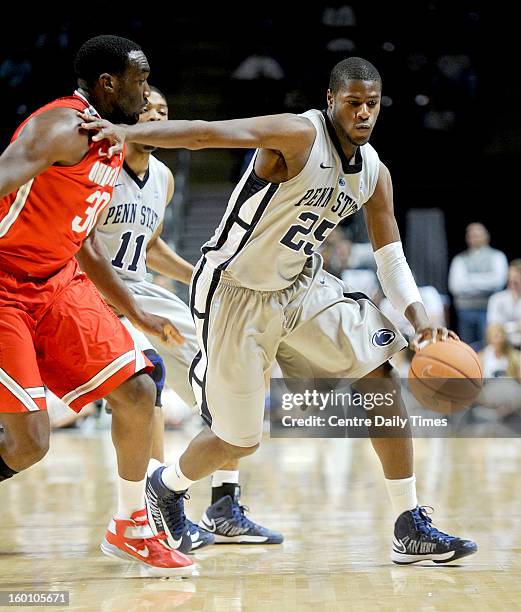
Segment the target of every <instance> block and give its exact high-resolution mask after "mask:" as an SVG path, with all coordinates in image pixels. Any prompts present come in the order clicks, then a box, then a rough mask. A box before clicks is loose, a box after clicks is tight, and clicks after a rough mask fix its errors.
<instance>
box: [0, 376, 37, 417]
mask: <svg viewBox="0 0 521 612" xmlns="http://www.w3.org/2000/svg"><path fill="white" fill-rule="evenodd" d="M0 383H1V384H2V385H4V387H5V388H6V389H7V390H8V391H10V392H11V393H12V394H13V395H14V396H15V397H16V399H17V400H19V401H20V402H21V403H22V404H23V405H24V406H25V407H26V408H27V410H29V411H30V412H35V411H36V410H40V408H39V407H38V404H37V403H36V402H35V401H34V400H33V397H45V393H44V394H43V395H40V394H39V392H40V390H41V391H42V392H43V387H28V388H27V389H24V388H23V387H22V386H20V385H19V384H18V383H17V382H16V380H14V378H11V377H10V376H9V374H8V373H7V372H6V371H5V370H3V369H2V368H0ZM37 392H38V394H37Z"/></svg>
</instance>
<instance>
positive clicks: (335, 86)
mask: <svg viewBox="0 0 521 612" xmlns="http://www.w3.org/2000/svg"><path fill="white" fill-rule="evenodd" d="M381 93H382V82H381V77H380V74H379V73H378V71H377V70H376V68H375V67H374V66H373V65H372V64H371V63H369V62H368V61H366V60H364V59H361V58H349V59H346V60H343V61H342V62H339V63H338V64H337V65H336V66H335V67H334V68H333V70H332V72H331V75H330V83H329V89H328V92H327V110H325V111H323V112H321V111H318V110H310V111H308V112H306V113H304V114H303V115H299V116H297V115H290V114H285V115H272V116H266V117H254V118H249V119H239V120H230V121H213V122H205V121H168V122H162V123H156V124H151V123H148V124H146V125H145V124H139V125H136V126H129V127H127V126H114V125H112V124H110V123H109V122H107V121H105V120H92V119H91V118H89V117H87V116H85V115H81V116H82V118H83V119H84V123H83V124H82V127H84V128H86V129H88V128H90V129H93V130H99V133H98V134H96V135H95V136H94V137H93V138H94V139H103V138H108V139H109V140H110V142H111V144H112V147H111V149H110V150H109V155H110V154H113V153H117V152H118V151H120V150H121V148H122V146H123V143H124V142H125V141H127V142H139V143H146V144H150V145H154V146H159V147H185V148H189V149H201V148H217V147H237V148H241V147H244V148H256V149H257V151H256V153H255V155H254V156H253V159H252V161H251V163H250V165H249V167H248V169H247V170H246V172H245V174H244V176H243V177H242V179H241V180H240V182H239V183H238V185H237V187H236V188H235V190H234V192H233V194H232V196H231V198H230V202H229V205H228V208H227V210H226V213H225V215H224V218H223V220H222V222H221V224H220V225H219V227H218V228H217V231H216V233H215V235H214V237H213V238H212V239H211V240H210V241H209V242H208V243H206V245H204V247H203V249H202V252H203V257H202V259H201V260H200V261H199V264H198V265H197V266H196V270H195V273H194V276H193V280H192V287H191V298H190V305H191V309H192V314H193V315H194V318H195V322H196V327H197V334H198V340H199V345H200V348H201V351H200V353H199V354H198V356H197V357H196V359H195V360H194V362H193V364H192V366H191V380H192V383H193V387H194V390H195V392H196V396H197V397H198V401H199V404H200V407H201V411H202V414H203V416H204V418H205V420H206V421H207V423H208V424H209V425H210V427H211V433H208V432H205V433H202V434H200V435H199V436H197V437H196V438H194V440H192V442H191V443H190V445H189V447H188V449H187V450H186V451H185V453H184V454H183V455H182V456H181V457H180V459H179V461H178V462H177V463H176V464H175V465H173V466H169V467H167V468H159V469H158V470H157V471H156V472H154V474H153V475H152V477H151V479H150V482H151V485H152V487H153V488H154V490H155V491H156V495H157V506H158V508H159V509H160V508H161V507H162V501H161V499H162V496H163V495H165V496H166V497H167V498H168V496H169V495H170V494H171V492H172V491H175V492H176V495H178V496H179V497H182V496H183V495H184V493H185V491H186V489H187V488H188V487H189V486H190V485H191V484H192V482H193V481H195V480H198V479H200V478H202V477H204V476H205V475H207V474H209V473H211V472H212V470H214V469H218V468H219V467H220V466H221V465H222V463H223V462H224V461H226V460H229V459H230V458H231V457H242V456H245V455H248V454H251V453H253V452H254V451H255V449H256V448H257V446H258V444H259V442H260V440H261V434H262V420H263V372H265V371H267V370H268V369H269V368H270V366H271V364H272V363H273V361H274V360H275V359H276V360H277V362H278V363H279V365H280V367H281V369H282V371H283V373H284V375H285V377H286V378H293V379H295V378H296V379H298V378H340V377H343V378H350V379H360V380H359V382H358V383H357V385H358V388H360V389H361V390H362V392H364V390H365V389H367V387H368V382H367V381H368V380H370V381H372V384H373V387H372V390H373V391H374V388H375V387H374V385H375V384H378V388H379V389H384V390H385V389H387V390H394V391H396V388H395V382H394V379H393V376H392V373H391V367H390V366H389V364H388V360H389V358H390V357H391V356H392V355H393V354H395V353H396V352H397V351H400V350H401V349H402V348H404V347H405V346H406V341H405V339H404V338H403V337H402V335H401V334H400V332H399V331H398V330H397V329H396V328H395V327H394V326H393V324H392V323H391V322H390V321H389V320H388V319H386V318H385V317H384V316H383V315H382V313H381V312H380V311H379V310H378V309H377V308H376V306H375V305H374V304H373V303H372V302H371V301H370V300H369V299H367V298H366V296H364V295H362V294H359V293H350V292H348V291H347V290H346V288H345V287H344V285H343V284H342V283H341V282H340V281H339V280H338V279H336V278H335V277H333V276H332V275H330V274H328V273H327V272H325V271H324V270H323V269H322V259H321V257H320V255H319V254H317V252H316V249H317V247H318V246H319V245H320V244H321V243H322V242H323V241H324V239H325V238H326V236H327V235H328V234H329V233H330V232H331V230H332V229H333V228H334V227H335V226H336V225H337V223H338V222H339V221H340V220H341V219H343V218H345V217H346V216H348V215H350V214H353V213H355V212H356V211H357V210H360V209H362V208H363V211H364V215H365V219H366V223H367V227H368V232H369V237H370V239H371V243H372V246H373V250H374V254H375V259H376V263H377V266H378V276H379V279H380V282H381V284H382V288H383V290H384V293H385V295H386V296H387V297H388V298H389V300H390V301H391V303H392V304H393V306H394V307H395V308H396V309H397V310H398V311H399V312H401V313H405V315H406V317H407V319H408V320H409V321H410V322H411V324H412V325H413V327H414V329H415V332H416V335H415V337H414V340H413V342H412V347H413V348H416V349H417V348H418V344H419V343H420V342H429V341H432V342H434V341H443V340H446V339H447V338H448V337H449V336H452V337H456V336H455V335H454V334H453V332H449V331H448V330H447V329H446V328H444V327H438V328H436V327H433V326H432V325H431V322H430V321H429V318H428V316H427V314H426V312H425V308H424V306H423V303H422V301H421V297H420V295H419V292H418V289H417V287H416V284H415V282H414V279H413V276H412V273H411V271H410V268H409V266H408V264H407V261H406V259H405V256H404V253H403V248H402V244H401V241H400V234H399V231H398V226H397V224H396V220H395V217H394V209H393V194H392V182H391V177H390V174H389V171H388V169H387V168H386V167H385V165H384V164H383V163H381V162H380V160H379V158H378V154H377V153H376V151H375V150H374V149H373V147H372V146H371V145H370V144H368V141H369V138H370V135H371V132H372V130H373V127H374V125H375V122H376V119H377V117H378V113H379V110H380V100H381ZM397 398H399V394H398V393H397ZM393 410H394V412H395V414H396V415H402V416H404V415H406V413H405V409H404V407H403V404H402V403H401V401H396V402H395V405H394V407H393ZM367 415H368V416H370V415H369V413H367ZM387 416H390V414H389V412H388V413H387ZM372 443H373V446H374V448H375V450H376V452H377V454H378V456H379V459H380V461H381V463H382V467H383V471H384V475H385V479H386V484H387V488H388V491H389V494H390V498H391V501H392V505H393V510H394V513H395V517H396V521H395V528H394V540H393V547H392V551H391V558H392V560H393V561H394V562H396V563H415V562H417V561H422V560H432V561H434V562H436V563H447V562H450V561H454V560H456V559H459V558H461V557H464V556H466V555H470V554H472V553H474V552H475V551H476V550H477V546H476V544H475V543H474V542H472V541H470V540H463V539H460V538H458V537H455V536H450V535H448V534H445V533H443V532H440V531H438V530H437V529H436V528H434V527H433V526H432V521H431V518H430V517H429V516H428V515H427V513H426V511H425V508H424V507H422V506H419V505H418V503H417V498H416V486H415V476H414V473H413V449H412V440H411V439H410V437H398V436H391V437H386V438H381V437H380V438H379V437H372Z"/></svg>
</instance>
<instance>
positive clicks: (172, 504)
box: [145, 465, 192, 553]
mask: <svg viewBox="0 0 521 612" xmlns="http://www.w3.org/2000/svg"><path fill="white" fill-rule="evenodd" d="M164 469H165V466H164V465H163V466H161V467H159V468H157V470H155V471H154V472H153V473H152V476H149V477H147V484H146V489H145V501H146V508H147V517H148V522H149V524H150V527H151V529H152V531H153V533H154V535H158V534H160V533H162V532H164V533H165V534H166V540H163V542H164V543H165V545H167V546H168V547H170V548H172V549H173V550H179V551H180V552H182V553H188V552H190V550H191V548H192V538H191V537H190V532H189V530H188V525H187V521H186V517H185V510H184V500H185V497H186V491H182V492H179V493H177V492H176V491H172V490H171V489H169V488H168V487H167V486H166V485H165V484H164V483H163V481H162V479H161V474H162V473H163V470H164Z"/></svg>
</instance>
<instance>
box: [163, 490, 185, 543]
mask: <svg viewBox="0 0 521 612" xmlns="http://www.w3.org/2000/svg"><path fill="white" fill-rule="evenodd" d="M185 499H190V496H189V495H187V494H186V493H184V494H183V495H180V494H179V493H175V492H174V491H172V493H171V494H168V495H165V497H163V500H162V501H163V503H164V504H162V505H163V508H162V512H163V516H164V517H165V520H166V522H167V524H168V528H169V529H171V530H172V533H173V535H174V536H175V537H176V538H177V537H179V536H181V535H182V534H183V532H184V530H185V526H186V516H185V512H184V500H185Z"/></svg>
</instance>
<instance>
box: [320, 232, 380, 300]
mask: <svg viewBox="0 0 521 612" xmlns="http://www.w3.org/2000/svg"><path fill="white" fill-rule="evenodd" d="M364 247H365V245H364V244H354V243H352V242H351V240H349V239H348V238H346V237H345V234H344V232H343V231H342V230H341V229H337V230H335V231H334V232H332V234H331V235H330V236H329V237H328V240H327V242H326V245H325V246H324V247H323V249H322V250H321V255H322V257H323V259H324V268H325V269H326V270H327V271H328V272H331V274H334V275H335V276H336V277H338V278H340V279H342V280H343V281H344V283H345V284H346V285H347V287H348V288H349V290H350V291H360V292H361V293H365V294H366V295H367V296H368V297H370V298H371V299H374V298H375V297H376V294H377V293H378V291H379V289H380V285H379V283H378V278H377V276H376V273H375V271H374V269H373V268H374V266H375V263H374V256H373V254H372V250H371V248H370V257H369V259H367V257H365V248H364ZM369 247H370V245H369Z"/></svg>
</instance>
